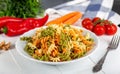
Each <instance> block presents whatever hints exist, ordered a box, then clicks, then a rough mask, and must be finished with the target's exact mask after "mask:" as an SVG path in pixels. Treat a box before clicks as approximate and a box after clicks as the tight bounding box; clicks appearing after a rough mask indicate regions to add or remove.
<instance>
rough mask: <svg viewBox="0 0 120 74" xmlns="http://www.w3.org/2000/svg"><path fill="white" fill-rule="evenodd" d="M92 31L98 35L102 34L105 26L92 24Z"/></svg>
mask: <svg viewBox="0 0 120 74" xmlns="http://www.w3.org/2000/svg"><path fill="white" fill-rule="evenodd" d="M93 32H94V33H95V34H96V35H98V36H100V35H103V34H105V27H104V26H103V25H100V24H97V25H95V26H94V28H93Z"/></svg>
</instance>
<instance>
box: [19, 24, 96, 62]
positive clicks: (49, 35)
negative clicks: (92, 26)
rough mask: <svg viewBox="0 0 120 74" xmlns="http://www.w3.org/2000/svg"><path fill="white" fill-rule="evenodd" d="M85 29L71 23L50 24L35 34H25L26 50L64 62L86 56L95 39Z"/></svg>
mask: <svg viewBox="0 0 120 74" xmlns="http://www.w3.org/2000/svg"><path fill="white" fill-rule="evenodd" d="M83 32H84V30H82V29H78V28H75V27H73V26H71V25H65V24H60V25H58V24H57V25H55V24H54V25H49V26H47V27H46V28H39V29H37V30H36V32H35V34H34V35H33V36H24V37H21V38H20V39H21V40H22V41H26V42H27V44H26V46H25V48H24V50H25V51H26V52H27V53H28V54H29V55H30V56H32V57H33V58H35V59H38V60H42V61H49V62H63V61H69V60H73V59H77V58H80V57H82V56H84V55H85V54H86V53H87V52H88V51H89V50H91V49H92V48H93V46H94V39H93V38H92V37H91V36H90V34H89V33H86V34H85V33H83Z"/></svg>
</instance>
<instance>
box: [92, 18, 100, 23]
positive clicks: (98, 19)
mask: <svg viewBox="0 0 120 74" xmlns="http://www.w3.org/2000/svg"><path fill="white" fill-rule="evenodd" d="M100 21H101V18H100V17H94V18H93V20H92V22H93V23H99V22H100Z"/></svg>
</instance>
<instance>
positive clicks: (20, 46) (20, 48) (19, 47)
mask: <svg viewBox="0 0 120 74" xmlns="http://www.w3.org/2000/svg"><path fill="white" fill-rule="evenodd" d="M73 27H75V28H78V29H82V30H83V33H85V34H86V33H90V36H91V37H92V38H93V39H94V41H95V45H94V47H93V49H91V50H90V51H89V52H88V53H87V54H86V55H85V56H83V57H81V58H79V59H75V60H71V61H65V62H46V61H40V60H37V59H34V58H32V57H31V56H30V55H28V53H26V52H25V51H24V48H25V45H26V42H25V41H21V40H20V38H18V40H17V41H16V43H15V46H16V49H17V51H18V52H19V53H20V54H21V55H22V56H23V57H25V58H27V59H29V60H30V61H35V62H39V63H45V64H49V65H60V64H66V63H72V62H76V61H81V60H82V59H83V58H86V57H88V56H90V55H91V54H92V53H93V51H94V50H96V49H97V47H98V43H99V42H98V38H97V36H96V35H95V34H94V33H92V32H91V31H89V30H86V29H84V28H82V27H78V26H73ZM41 28H46V26H43V27H41ZM37 29H38V28H36V29H33V30H30V31H28V32H26V33H24V34H23V35H22V36H21V37H23V36H32V35H34V34H35V31H36V30H37Z"/></svg>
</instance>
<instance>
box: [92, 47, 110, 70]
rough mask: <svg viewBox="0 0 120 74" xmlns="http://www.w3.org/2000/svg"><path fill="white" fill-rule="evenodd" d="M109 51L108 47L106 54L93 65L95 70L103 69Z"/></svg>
mask: <svg viewBox="0 0 120 74" xmlns="http://www.w3.org/2000/svg"><path fill="white" fill-rule="evenodd" d="M108 52H109V49H107V51H106V53H105V54H104V56H103V57H102V58H101V59H100V60H99V61H98V63H97V64H96V65H95V66H94V67H93V72H98V71H100V70H101V69H102V66H103V63H104V61H105V58H106V56H107V54H108Z"/></svg>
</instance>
